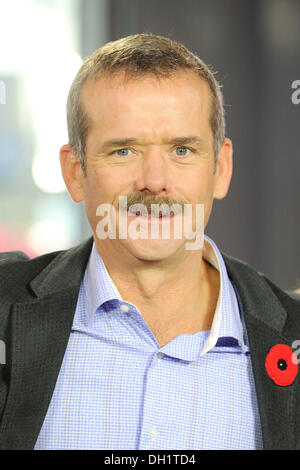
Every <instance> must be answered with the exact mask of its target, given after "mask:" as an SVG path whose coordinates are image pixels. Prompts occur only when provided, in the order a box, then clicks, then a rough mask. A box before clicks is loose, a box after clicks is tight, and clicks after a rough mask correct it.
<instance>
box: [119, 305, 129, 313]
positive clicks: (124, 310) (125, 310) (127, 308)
mask: <svg viewBox="0 0 300 470" xmlns="http://www.w3.org/2000/svg"><path fill="white" fill-rule="evenodd" d="M120 309H121V310H122V312H128V310H129V307H128V305H125V304H121V305H120Z"/></svg>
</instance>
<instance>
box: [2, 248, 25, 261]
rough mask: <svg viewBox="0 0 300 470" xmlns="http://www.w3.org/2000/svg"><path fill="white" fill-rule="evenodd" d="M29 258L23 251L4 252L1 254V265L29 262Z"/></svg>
mask: <svg viewBox="0 0 300 470" xmlns="http://www.w3.org/2000/svg"><path fill="white" fill-rule="evenodd" d="M29 259H30V258H29V256H28V255H26V253H24V252H23V251H3V252H1V253H0V263H1V264H2V263H11V262H12V261H27V260H29Z"/></svg>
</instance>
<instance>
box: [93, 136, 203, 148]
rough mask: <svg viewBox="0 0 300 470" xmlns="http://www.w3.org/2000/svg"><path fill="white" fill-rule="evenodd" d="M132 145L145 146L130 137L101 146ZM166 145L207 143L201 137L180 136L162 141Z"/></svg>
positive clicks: (104, 143)
mask: <svg viewBox="0 0 300 470" xmlns="http://www.w3.org/2000/svg"><path fill="white" fill-rule="evenodd" d="M130 144H137V145H143V141H141V140H139V139H137V138H135V137H128V138H124V139H122V138H116V139H110V140H107V141H105V142H103V143H102V144H101V145H100V147H101V148H107V147H114V146H122V145H130ZM166 144H181V145H197V146H202V147H203V146H205V145H206V142H205V141H204V140H203V139H202V138H201V137H198V136H178V137H171V138H165V139H162V145H166ZM150 145H151V144H150ZM152 145H155V144H152Z"/></svg>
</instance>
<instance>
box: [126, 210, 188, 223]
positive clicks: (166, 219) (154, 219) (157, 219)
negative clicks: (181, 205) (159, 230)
mask: <svg viewBox="0 0 300 470" xmlns="http://www.w3.org/2000/svg"><path fill="white" fill-rule="evenodd" d="M127 215H128V217H132V218H134V219H137V218H138V219H140V220H144V221H145V222H146V221H147V222H152V223H153V222H156V223H157V222H158V223H164V222H170V221H172V220H173V219H174V214H172V215H170V216H165V217H151V216H147V217H146V216H144V215H136V214H132V213H131V212H127ZM176 215H179V214H176Z"/></svg>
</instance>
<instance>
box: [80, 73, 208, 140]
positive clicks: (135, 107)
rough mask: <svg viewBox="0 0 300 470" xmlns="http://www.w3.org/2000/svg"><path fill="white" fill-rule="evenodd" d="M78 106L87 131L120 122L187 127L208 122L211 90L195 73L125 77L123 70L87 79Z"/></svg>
mask: <svg viewBox="0 0 300 470" xmlns="http://www.w3.org/2000/svg"><path fill="white" fill-rule="evenodd" d="M81 105H82V107H83V109H84V111H85V113H86V115H87V116H88V119H89V131H91V129H92V128H93V127H97V128H99V126H101V127H102V128H103V126H104V127H106V128H107V126H110V125H114V124H115V123H116V122H120V121H122V122H123V125H124V126H126V125H128V126H129V125H130V123H132V125H135V124H136V125H138V126H141V125H142V122H144V123H145V125H146V123H147V124H149V125H154V126H156V125H158V124H159V123H160V122H166V121H168V122H169V124H170V126H171V125H172V122H173V123H175V122H178V123H179V121H181V122H182V123H186V125H187V126H188V125H189V123H191V122H192V121H195V119H197V120H201V121H203V123H204V124H205V125H206V124H207V125H209V116H210V109H211V91H210V87H209V85H208V83H207V82H206V80H204V79H203V78H202V77H200V76H199V75H197V74H196V73H195V72H190V71H187V72H185V71H180V72H176V73H173V74H172V75H171V76H169V77H167V78H166V77H163V78H158V77H156V76H153V75H149V74H148V75H141V76H138V77H133V78H126V76H125V74H124V72H120V73H117V74H114V75H113V76H108V75H103V76H101V77H99V78H97V79H93V78H89V79H88V80H87V81H86V82H85V84H84V86H83V89H82V93H81Z"/></svg>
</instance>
